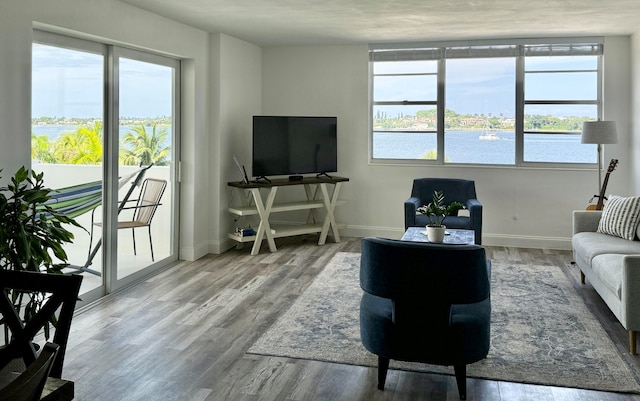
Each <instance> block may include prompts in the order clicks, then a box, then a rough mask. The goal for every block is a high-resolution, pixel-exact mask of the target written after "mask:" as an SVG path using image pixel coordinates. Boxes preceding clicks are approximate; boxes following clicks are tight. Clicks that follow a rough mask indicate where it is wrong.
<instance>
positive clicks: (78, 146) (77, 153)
mask: <svg viewBox="0 0 640 401" xmlns="http://www.w3.org/2000/svg"><path fill="white" fill-rule="evenodd" d="M53 153H54V155H55V157H56V158H57V160H58V161H59V162H60V163H64V164H100V163H102V121H96V122H94V124H93V127H87V126H81V127H79V128H78V129H76V130H75V131H73V132H67V133H64V134H62V135H60V137H59V138H58V139H57V140H56V142H55V144H54V146H53Z"/></svg>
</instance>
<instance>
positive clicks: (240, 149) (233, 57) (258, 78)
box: [205, 34, 262, 253]
mask: <svg viewBox="0 0 640 401" xmlns="http://www.w3.org/2000/svg"><path fill="white" fill-rule="evenodd" d="M211 49H212V54H216V55H217V56H218V61H217V62H216V63H214V66H213V68H212V76H214V78H213V79H212V83H213V85H212V86H214V87H215V88H213V90H212V97H213V98H214V99H212V100H213V101H212V126H213V127H214V130H216V131H219V135H215V136H214V139H213V140H212V142H211V144H210V149H209V154H210V171H212V172H215V174H213V176H212V177H211V183H210V185H211V193H210V199H211V200H212V201H211V205H214V206H213V207H208V208H207V209H206V211H205V213H206V215H209V216H210V219H211V225H210V230H209V238H210V243H209V251H210V252H212V253H220V252H223V251H224V250H226V249H228V248H229V247H230V246H232V245H233V243H232V242H231V240H229V239H228V238H227V234H228V233H229V232H231V231H232V228H233V223H234V222H233V217H232V216H231V214H229V213H228V212H227V207H228V206H229V204H230V202H231V197H232V195H233V193H232V190H231V187H229V186H227V182H229V181H239V180H240V179H241V176H240V175H239V173H238V168H237V167H236V165H235V163H234V161H233V156H234V155H235V156H236V157H237V159H238V161H239V162H240V163H248V162H249V161H250V160H251V145H252V144H251V132H252V121H253V120H252V116H253V115H254V114H260V110H261V105H262V99H261V92H262V49H261V48H260V47H258V46H256V45H253V44H250V43H247V42H244V41H242V40H239V39H236V38H233V37H231V36H228V35H224V34H216V35H212V41H211Z"/></svg>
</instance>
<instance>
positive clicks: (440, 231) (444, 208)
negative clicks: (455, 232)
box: [417, 191, 464, 243]
mask: <svg viewBox="0 0 640 401" xmlns="http://www.w3.org/2000/svg"><path fill="white" fill-rule="evenodd" d="M460 209H464V205H463V204H462V203H460V202H451V203H450V204H448V205H447V204H445V203H444V193H443V192H442V191H434V192H433V198H432V201H431V202H430V203H429V204H427V205H423V206H420V207H419V208H418V209H417V211H418V213H420V214H423V215H425V216H427V218H428V219H429V224H427V227H426V229H427V237H428V238H429V242H436V243H441V242H443V241H444V234H445V228H447V227H446V226H445V225H444V224H443V222H444V219H445V218H446V217H447V216H452V215H454V214H455V215H457V214H458V210H460Z"/></svg>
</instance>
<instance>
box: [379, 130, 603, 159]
mask: <svg viewBox="0 0 640 401" xmlns="http://www.w3.org/2000/svg"><path fill="white" fill-rule="evenodd" d="M485 135H486V133H484V132H483V131H447V132H446V133H445V161H446V162H447V163H472V164H505V165H513V164H514V163H515V157H516V156H515V155H516V147H515V133H514V132H495V136H493V137H490V138H487V136H485ZM481 136H482V137H483V138H485V139H481ZM436 148H437V138H436V134H431V133H404V132H375V133H374V134H373V158H375V159H421V158H423V155H424V154H425V153H426V152H429V151H435V150H436ZM524 160H525V161H528V162H558V163H597V162H598V158H597V148H596V145H591V144H581V143H580V135H558V134H535V135H534V134H529V135H525V143H524Z"/></svg>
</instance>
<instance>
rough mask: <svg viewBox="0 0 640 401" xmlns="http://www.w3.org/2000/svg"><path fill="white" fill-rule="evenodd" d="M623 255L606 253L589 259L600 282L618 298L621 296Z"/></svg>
mask: <svg viewBox="0 0 640 401" xmlns="http://www.w3.org/2000/svg"><path fill="white" fill-rule="evenodd" d="M624 257H625V255H622V254H613V253H607V254H603V255H598V256H596V257H594V258H593V259H592V260H591V268H592V270H593V272H594V273H595V274H596V275H597V276H598V278H599V279H600V282H602V284H604V285H605V287H607V289H608V290H609V291H611V293H612V294H615V296H616V297H618V299H620V298H621V297H622V270H623V268H622V267H623V258H624Z"/></svg>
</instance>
